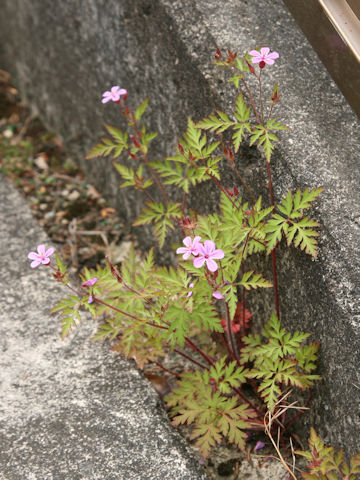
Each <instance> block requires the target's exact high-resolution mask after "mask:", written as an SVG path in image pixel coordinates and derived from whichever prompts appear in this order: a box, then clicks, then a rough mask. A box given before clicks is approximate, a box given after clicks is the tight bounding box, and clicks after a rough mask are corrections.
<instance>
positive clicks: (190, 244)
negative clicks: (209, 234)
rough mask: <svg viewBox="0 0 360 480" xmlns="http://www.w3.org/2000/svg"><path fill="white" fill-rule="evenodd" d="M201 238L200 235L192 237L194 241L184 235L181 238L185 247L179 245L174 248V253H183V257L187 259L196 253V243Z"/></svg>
mask: <svg viewBox="0 0 360 480" xmlns="http://www.w3.org/2000/svg"><path fill="white" fill-rule="evenodd" d="M200 240H201V237H199V236H197V237H195V238H194V241H192V240H191V237H185V238H184V240H183V244H184V245H185V247H179V248H178V249H177V250H176V253H183V254H184V255H183V259H184V260H187V259H188V258H189V257H190V255H191V254H192V255H194V256H196V255H197V254H198V250H197V249H198V245H199V242H200Z"/></svg>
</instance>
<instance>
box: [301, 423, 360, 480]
mask: <svg viewBox="0 0 360 480" xmlns="http://www.w3.org/2000/svg"><path fill="white" fill-rule="evenodd" d="M295 453H296V454H297V455H301V456H302V457H305V459H306V460H307V461H308V465H307V469H308V470H309V473H306V472H302V474H301V475H302V478H303V479H304V480H319V479H321V480H357V479H358V478H359V476H358V475H359V474H360V453H358V454H357V455H354V456H353V457H351V459H350V464H348V463H347V462H346V460H345V459H344V452H343V451H342V450H339V451H338V452H335V450H334V448H333V447H327V446H326V445H325V443H324V442H323V441H322V440H321V438H320V437H319V436H318V435H317V434H316V431H315V430H314V428H311V430H310V437H309V451H301V450H299V451H296V452H295Z"/></svg>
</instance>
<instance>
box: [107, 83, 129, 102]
mask: <svg viewBox="0 0 360 480" xmlns="http://www.w3.org/2000/svg"><path fill="white" fill-rule="evenodd" d="M126 94H127V90H125V88H120V87H118V86H115V87H112V88H111V90H110V92H109V91H107V92H104V93H103V99H102V100H101V101H102V103H107V102H110V100H112V101H113V102H118V101H119V100H120V97H121V95H126Z"/></svg>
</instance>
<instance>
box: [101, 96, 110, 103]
mask: <svg viewBox="0 0 360 480" xmlns="http://www.w3.org/2000/svg"><path fill="white" fill-rule="evenodd" d="M110 100H111V97H105V98H103V99H102V100H101V101H102V103H107V102H110Z"/></svg>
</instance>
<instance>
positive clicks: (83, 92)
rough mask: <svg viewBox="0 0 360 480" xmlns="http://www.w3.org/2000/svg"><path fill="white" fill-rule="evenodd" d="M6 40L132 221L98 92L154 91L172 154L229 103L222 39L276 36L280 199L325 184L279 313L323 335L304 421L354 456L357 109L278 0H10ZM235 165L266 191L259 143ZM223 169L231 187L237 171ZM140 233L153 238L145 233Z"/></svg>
mask: <svg viewBox="0 0 360 480" xmlns="http://www.w3.org/2000/svg"><path fill="white" fill-rule="evenodd" d="M0 45H1V47H0V61H1V65H0V67H1V68H6V69H9V70H10V71H11V72H13V73H14V74H15V80H16V83H17V85H18V87H19V88H20V91H21V93H22V95H23V96H24V98H25V99H26V101H27V102H28V103H29V105H31V107H32V108H33V109H34V111H36V112H38V113H39V114H40V115H41V117H42V118H43V120H44V121H45V122H46V124H47V125H48V126H49V127H50V128H52V129H53V130H55V131H56V132H57V133H58V134H59V135H60V136H61V137H62V139H63V141H64V144H65V146H66V147H67V148H68V149H69V151H71V152H72V153H74V154H76V155H77V158H78V160H79V162H80V164H81V165H82V167H83V168H84V169H85V170H86V171H87V172H88V174H89V178H90V179H91V181H93V182H94V183H95V184H96V186H97V187H98V188H99V189H100V190H101V191H103V192H104V193H105V194H106V195H107V196H108V197H109V198H110V199H112V201H113V203H114V205H116V206H117V208H118V209H119V210H120V211H121V212H122V213H123V215H124V217H126V218H127V219H128V221H132V220H133V219H134V218H135V216H136V215H137V214H138V212H139V210H140V208H141V201H142V199H141V201H140V198H138V197H137V196H136V195H135V194H134V193H132V192H131V193H130V192H129V191H124V190H122V191H120V192H119V191H118V188H117V186H118V183H119V178H118V177H117V175H116V174H115V172H114V170H113V168H112V166H111V162H110V161H109V160H104V159H94V160H92V161H85V160H84V156H85V154H86V153H87V151H88V150H89V149H90V147H91V146H93V144H94V143H95V142H96V141H97V140H98V138H99V137H100V136H101V134H102V132H103V128H102V124H103V123H105V122H106V123H110V124H119V118H118V115H117V113H116V112H117V110H116V108H115V105H106V106H105V107H104V106H103V105H102V104H101V102H100V100H101V94H102V92H103V91H105V90H106V89H108V88H109V87H110V86H112V85H114V84H115V85H120V86H121V87H124V88H127V89H128V91H129V101H130V103H131V102H133V101H134V105H135V104H137V103H139V102H140V101H141V100H142V99H143V98H145V97H146V96H149V97H150V98H151V108H150V112H149V117H148V118H149V122H150V125H151V128H152V129H153V130H156V131H160V133H161V134H162V137H161V139H159V140H157V141H156V145H155V148H154V154H155V155H159V154H163V155H164V154H170V153H171V152H172V146H173V145H174V143H175V141H176V138H177V136H180V135H181V134H182V132H183V130H184V129H185V127H186V117H187V116H188V115H191V116H192V117H193V118H194V120H199V119H200V118H202V117H203V116H204V115H206V114H208V113H210V112H211V111H213V110H214V109H215V108H226V106H229V105H230V103H231V98H232V97H231V95H230V91H231V87H229V86H228V85H227V84H226V82H225V77H224V72H223V71H221V70H220V69H218V68H217V67H214V66H213V65H212V64H211V60H212V55H213V54H214V51H215V46H216V45H219V46H220V47H229V48H231V49H234V50H239V52H243V51H245V50H248V49H252V48H256V47H257V46H258V45H269V46H270V47H271V48H272V49H274V50H276V51H278V52H279V53H280V55H281V57H280V59H279V61H278V62H277V63H276V66H274V67H273V68H271V69H267V71H266V79H267V80H266V85H268V86H270V85H272V84H273V83H274V81H275V80H278V81H279V84H280V91H281V94H282V103H281V106H280V107H279V115H280V116H281V118H282V119H283V120H284V122H285V123H286V124H287V125H289V126H290V127H291V131H290V132H289V133H284V134H283V135H282V143H281V145H280V146H279V148H278V149H277V151H276V153H275V155H274V182H275V184H276V189H275V194H276V197H277V198H278V199H279V198H280V197H281V195H282V194H283V193H284V192H286V191H287V189H289V188H295V187H297V186H300V187H302V188H305V186H309V187H315V186H320V185H321V186H324V187H325V188H326V191H325V192H324V193H323V194H322V196H321V199H320V200H319V201H318V203H317V207H316V211H315V214H314V215H315V217H316V218H317V219H318V220H319V221H320V222H321V224H322V236H321V240H320V243H321V251H320V255H319V258H318V259H317V260H316V261H312V260H311V259H310V258H309V257H308V256H305V254H303V253H301V252H298V251H295V250H294V249H292V250H290V251H286V250H285V249H283V252H284V255H283V256H282V259H281V261H280V278H279V281H280V290H281V295H282V302H281V308H282V319H283V321H284V322H285V323H286V324H287V325H288V326H290V328H292V329H294V330H295V329H300V330H304V331H309V332H311V333H312V334H313V336H312V339H313V340H319V341H320V342H321V361H320V372H319V373H320V374H321V375H323V377H324V380H323V381H322V382H321V384H319V385H318V386H317V387H316V388H315V391H314V395H313V400H312V409H311V413H310V415H309V416H308V417H307V420H306V422H305V424H304V425H305V426H306V427H307V426H308V424H310V423H312V424H314V425H315V426H316V428H317V429H318V431H319V432H320V433H321V434H322V435H323V436H325V438H326V439H327V440H328V441H331V442H332V443H334V444H336V445H341V444H342V445H344V446H345V448H346V450H347V451H348V452H354V451H355V450H357V449H359V448H360V443H359V438H360V435H359V425H360V419H359V401H358V399H359V385H360V378H359V370H358V364H359V359H360V345H359V344H360V342H359V308H358V306H357V300H358V293H359V270H360V268H359V257H358V253H357V248H358V244H359V216H358V214H357V213H356V212H357V208H358V205H359V195H358V193H359V188H358V187H359V169H358V166H359V153H358V152H359V141H360V133H359V128H358V119H357V118H356V116H355V114H354V113H353V112H352V111H351V109H350V107H349V106H348V105H347V103H346V101H345V100H344V98H343V97H342V95H341V93H340V92H339V90H338V88H337V87H336V85H335V84H334V82H333V81H332V79H331V77H330V76H329V75H328V73H327V72H326V70H325V69H324V67H323V66H322V64H321V63H320V61H319V59H318V57H317V56H316V54H315V53H314V52H313V50H312V48H311V46H310V45H309V43H308V42H307V40H306V39H305V37H304V36H303V34H302V33H301V31H300V30H299V28H298V27H297V26H296V24H295V23H294V21H293V19H292V18H291V16H290V14H289V12H288V11H287V10H286V8H285V7H284V6H283V4H282V2H281V1H280V0H273V1H272V2H268V1H266V0H258V1H256V2H252V1H249V0H222V1H221V2H219V1H215V0H131V1H130V0H123V1H121V2H119V1H116V0H107V1H105V0H87V1H86V2H84V1H82V2H81V1H79V0H72V1H70V0H63V1H62V2H52V1H50V0H38V1H37V2H34V1H30V0H2V14H1V18H0ZM120 126H121V123H120ZM238 162H239V165H242V166H243V167H244V176H245V178H246V179H247V181H248V182H249V183H250V184H251V185H252V187H253V188H254V190H256V191H257V192H258V193H260V192H262V193H264V194H266V189H265V187H264V185H265V183H266V167H265V165H264V162H263V160H262V159H261V157H260V155H259V154H258V152H257V151H256V149H254V148H249V147H244V148H243V149H242V151H241V152H240V154H239V158H238ZM224 178H225V179H226V181H228V183H229V187H232V186H233V183H234V178H233V177H231V174H230V172H225V177H224ZM194 193H195V197H196V204H197V205H198V204H199V202H201V203H202V204H203V205H204V209H205V210H209V209H211V208H213V207H214V206H215V205H216V202H217V198H218V196H217V192H216V191H215V190H214V188H213V187H212V186H205V187H202V188H199V189H197V191H196V192H194ZM142 240H143V242H144V243H143V244H144V246H145V245H148V244H149V243H150V242H151V237H150V235H149V233H148V232H147V233H146V232H145V235H144V236H142ZM267 263H269V262H267ZM265 268H268V270H270V267H269V265H268V264H267V265H265ZM256 299H259V297H258V296H257V297H256ZM254 302H255V297H254ZM271 302H272V298H271V297H270V296H269V295H264V296H263V297H262V301H261V302H260V303H259V302H258V301H257V303H253V305H252V308H253V310H254V311H255V313H256V314H257V317H258V318H260V317H261V315H262V314H263V312H265V311H266V312H267V313H266V317H268V312H269V308H272V307H271ZM265 319H266V318H265ZM265 319H264V320H265Z"/></svg>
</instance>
